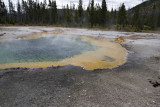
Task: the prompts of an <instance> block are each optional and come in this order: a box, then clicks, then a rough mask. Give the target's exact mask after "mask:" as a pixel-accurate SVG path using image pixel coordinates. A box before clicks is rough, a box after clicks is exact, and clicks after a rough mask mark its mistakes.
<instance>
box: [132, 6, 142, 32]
mask: <svg viewBox="0 0 160 107" xmlns="http://www.w3.org/2000/svg"><path fill="white" fill-rule="evenodd" d="M132 26H135V27H136V31H140V30H142V21H141V17H140V13H139V8H137V9H136V10H135V12H134V15H133V18H132Z"/></svg>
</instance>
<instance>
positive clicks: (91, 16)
mask: <svg viewBox="0 0 160 107" xmlns="http://www.w3.org/2000/svg"><path fill="white" fill-rule="evenodd" d="M94 12H95V10H94V0H92V1H91V7H90V10H89V14H90V23H91V27H93V25H94Z"/></svg>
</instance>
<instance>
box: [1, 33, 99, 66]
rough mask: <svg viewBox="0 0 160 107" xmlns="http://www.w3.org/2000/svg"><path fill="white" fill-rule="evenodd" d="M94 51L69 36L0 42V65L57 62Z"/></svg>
mask: <svg viewBox="0 0 160 107" xmlns="http://www.w3.org/2000/svg"><path fill="white" fill-rule="evenodd" d="M95 49H96V47H95V46H93V45H91V44H90V43H88V42H85V41H83V40H82V39H80V38H77V37H71V36H66V37H65V36H54V37H47V38H39V39H32V40H15V41H10V42H0V64H7V63H22V62H43V61H59V60H62V59H65V58H70V57H73V56H74V55H77V54H81V53H83V52H85V51H92V50H95Z"/></svg>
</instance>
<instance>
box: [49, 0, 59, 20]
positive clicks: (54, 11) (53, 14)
mask: <svg viewBox="0 0 160 107" xmlns="http://www.w3.org/2000/svg"><path fill="white" fill-rule="evenodd" d="M48 6H49V7H50V22H51V23H56V21H57V18H58V17H57V4H56V1H50V0H49V5H48Z"/></svg>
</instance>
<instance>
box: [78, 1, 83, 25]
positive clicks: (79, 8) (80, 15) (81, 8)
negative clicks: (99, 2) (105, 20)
mask: <svg viewBox="0 0 160 107" xmlns="http://www.w3.org/2000/svg"><path fill="white" fill-rule="evenodd" d="M82 5H83V2H82V0H79V4H78V14H79V19H80V23H81V22H82V19H83V6H82Z"/></svg>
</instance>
